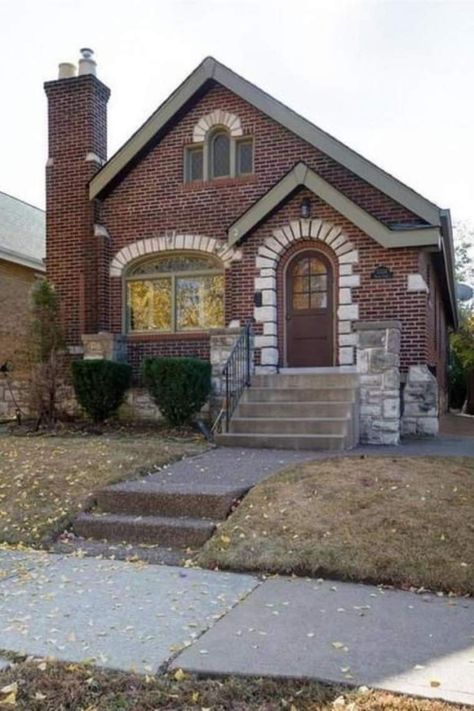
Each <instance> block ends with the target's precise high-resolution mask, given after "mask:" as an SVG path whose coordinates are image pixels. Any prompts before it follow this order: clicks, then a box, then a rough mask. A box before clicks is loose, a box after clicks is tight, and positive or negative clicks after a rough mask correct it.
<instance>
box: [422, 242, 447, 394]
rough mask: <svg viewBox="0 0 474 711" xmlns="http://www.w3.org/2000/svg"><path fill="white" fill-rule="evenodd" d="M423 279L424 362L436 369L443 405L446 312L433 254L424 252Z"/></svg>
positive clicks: (445, 369) (445, 365)
mask: <svg viewBox="0 0 474 711" xmlns="http://www.w3.org/2000/svg"><path fill="white" fill-rule="evenodd" d="M420 261H421V262H422V269H420V271H422V273H423V276H424V279H425V281H426V283H427V284H428V288H429V294H428V298H427V305H426V306H427V317H426V320H427V326H426V327H427V334H428V336H427V339H426V363H427V364H428V365H429V366H431V367H432V368H433V369H434V370H435V371H436V377H437V380H438V385H439V390H440V396H441V397H440V402H441V405H442V406H443V407H445V406H446V405H447V389H448V378H447V375H448V374H447V365H448V364H447V353H448V326H447V322H446V312H445V309H444V305H443V300H442V290H441V283H440V278H439V274H438V272H437V270H436V267H435V264H434V260H433V256H432V254H430V253H424V254H422V255H421V257H420Z"/></svg>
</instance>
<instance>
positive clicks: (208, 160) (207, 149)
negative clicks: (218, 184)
mask: <svg viewBox="0 0 474 711" xmlns="http://www.w3.org/2000/svg"><path fill="white" fill-rule="evenodd" d="M224 133H226V134H227V136H228V138H229V151H230V155H229V165H230V171H229V174H228V175H218V176H214V174H213V169H212V161H213V156H212V152H213V142H214V140H215V139H216V137H217V136H219V135H222V134H224ZM241 143H251V144H252V168H251V170H250V171H248V172H245V173H244V172H242V173H239V172H238V170H237V164H238V160H237V152H238V150H239V145H240V144H241ZM197 150H202V152H203V155H202V176H201V177H200V178H194V179H192V178H191V166H190V160H191V155H192V154H193V153H195V152H196V151H197ZM254 151H255V148H254V138H253V136H250V135H246V136H239V137H238V138H236V137H234V136H232V133H231V132H230V131H229V130H228V129H227V128H226V127H225V126H222V125H220V126H215V127H213V129H212V130H210V131H208V132H207V134H206V137H205V139H204V141H202V142H201V143H192V144H191V145H189V146H186V147H185V150H184V161H183V163H184V165H183V176H184V182H185V183H199V182H203V181H204V182H207V181H210V180H212V181H219V180H225V179H226V178H240V177H245V176H248V175H253V173H254V163H255V156H254Z"/></svg>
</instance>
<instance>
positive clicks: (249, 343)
mask: <svg viewBox="0 0 474 711" xmlns="http://www.w3.org/2000/svg"><path fill="white" fill-rule="evenodd" d="M252 365H253V329H252V323H251V322H250V321H249V322H247V323H246V324H245V326H244V327H243V328H242V332H241V334H240V336H239V338H238V339H237V342H236V343H235V345H234V347H233V348H232V350H231V352H230V355H229V358H228V360H227V363H226V364H225V366H224V370H223V371H222V375H223V378H224V387H225V401H224V408H223V409H224V422H225V430H226V432H228V431H229V422H230V418H231V417H232V414H233V412H234V410H235V408H236V407H237V404H238V402H239V400H240V397H241V395H242V393H243V391H244V390H245V388H248V387H250V379H251V376H252Z"/></svg>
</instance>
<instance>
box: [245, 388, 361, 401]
mask: <svg viewBox="0 0 474 711" xmlns="http://www.w3.org/2000/svg"><path fill="white" fill-rule="evenodd" d="M356 398H357V391H356V390H355V389H354V388H349V387H345V386H342V387H319V388H291V387H285V388H283V387H282V388H278V387H275V388H270V387H268V388H265V387H254V386H252V387H250V388H247V389H246V390H244V393H243V395H242V398H241V400H240V402H241V403H242V402H355V401H356Z"/></svg>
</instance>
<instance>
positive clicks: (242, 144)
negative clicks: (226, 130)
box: [236, 139, 253, 175]
mask: <svg viewBox="0 0 474 711" xmlns="http://www.w3.org/2000/svg"><path fill="white" fill-rule="evenodd" d="M236 166H237V169H236V172H237V175H247V174H248V173H252V171H253V141H252V139H246V140H244V141H239V142H238V143H237V156H236Z"/></svg>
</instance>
